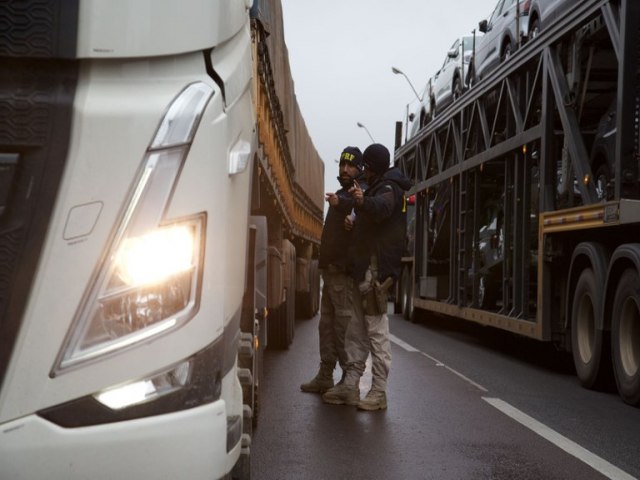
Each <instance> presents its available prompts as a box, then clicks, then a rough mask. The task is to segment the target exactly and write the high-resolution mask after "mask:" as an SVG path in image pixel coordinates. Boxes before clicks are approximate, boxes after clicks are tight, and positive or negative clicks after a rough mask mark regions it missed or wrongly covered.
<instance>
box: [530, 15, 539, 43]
mask: <svg viewBox="0 0 640 480" xmlns="http://www.w3.org/2000/svg"><path fill="white" fill-rule="evenodd" d="M538 35H540V20H538V19H537V18H535V19H534V20H533V22H531V26H530V27H529V40H533V39H534V38H536V37H537V36H538Z"/></svg>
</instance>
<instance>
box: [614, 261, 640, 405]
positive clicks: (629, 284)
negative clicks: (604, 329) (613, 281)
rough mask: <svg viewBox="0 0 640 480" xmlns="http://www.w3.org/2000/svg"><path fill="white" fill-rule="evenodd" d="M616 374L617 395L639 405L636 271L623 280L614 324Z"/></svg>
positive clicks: (639, 328)
mask: <svg viewBox="0 0 640 480" xmlns="http://www.w3.org/2000/svg"><path fill="white" fill-rule="evenodd" d="M611 349H612V353H613V355H612V357H613V371H614V373H615V378H616V385H617V387H618V393H619V394H620V396H621V397H622V399H623V400H624V401H625V402H626V403H628V404H629V405H633V406H639V405H640V275H638V272H637V271H636V270H635V269H628V270H626V271H625V272H624V273H623V274H622V276H621V277H620V281H619V282H618V287H617V289H616V294H615V297H614V300H613V312H612V324H611Z"/></svg>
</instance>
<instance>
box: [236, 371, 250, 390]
mask: <svg viewBox="0 0 640 480" xmlns="http://www.w3.org/2000/svg"><path fill="white" fill-rule="evenodd" d="M238 379H239V380H240V385H242V386H243V387H248V386H251V385H253V375H252V374H251V370H249V369H248V368H239V369H238Z"/></svg>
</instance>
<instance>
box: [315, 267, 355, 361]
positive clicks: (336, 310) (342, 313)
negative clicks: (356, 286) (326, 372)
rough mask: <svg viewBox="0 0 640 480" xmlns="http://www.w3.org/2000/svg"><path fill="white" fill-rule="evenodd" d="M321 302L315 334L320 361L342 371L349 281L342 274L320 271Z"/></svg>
mask: <svg viewBox="0 0 640 480" xmlns="http://www.w3.org/2000/svg"><path fill="white" fill-rule="evenodd" d="M322 280H323V283H324V284H323V286H322V301H321V304H320V323H319V324H318V334H319V343H320V345H319V346H320V361H321V363H322V364H323V365H326V366H330V367H331V368H335V365H336V362H339V363H340V366H341V367H342V369H343V370H346V365H347V355H346V353H345V350H344V339H345V333H346V331H347V327H348V325H349V322H350V321H351V318H352V316H353V308H352V292H353V279H352V278H351V277H350V276H349V275H347V274H346V273H343V272H330V271H323V272H322Z"/></svg>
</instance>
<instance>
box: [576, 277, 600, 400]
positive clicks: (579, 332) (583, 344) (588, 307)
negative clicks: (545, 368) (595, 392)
mask: <svg viewBox="0 0 640 480" xmlns="http://www.w3.org/2000/svg"><path fill="white" fill-rule="evenodd" d="M597 283H598V282H597V281H596V277H595V274H594V273H593V270H592V269H591V268H586V269H584V270H583V271H582V273H581V274H580V277H579V278H578V281H577V283H576V288H575V290H574V293H573V305H572V309H571V351H572V353H573V363H574V365H575V367H576V373H577V375H578V379H579V380H580V383H581V384H582V386H583V387H585V388H597V387H599V386H601V385H602V384H603V382H604V381H605V378H606V375H607V371H608V369H607V365H606V359H607V358H608V356H609V355H608V353H609V352H608V348H607V345H606V342H604V340H603V332H602V330H600V329H598V317H597V315H598V312H600V311H601V308H600V299H601V297H602V295H601V292H602V290H603V288H598V285H597Z"/></svg>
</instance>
